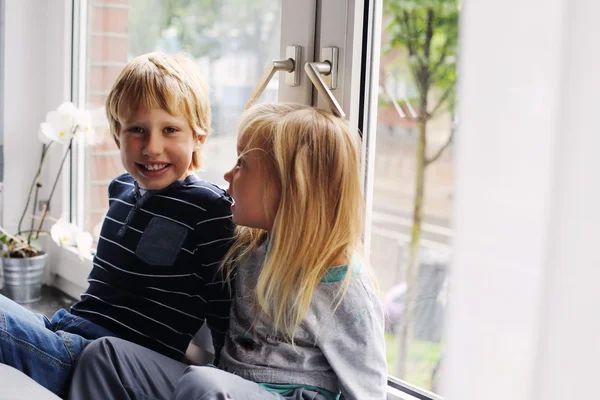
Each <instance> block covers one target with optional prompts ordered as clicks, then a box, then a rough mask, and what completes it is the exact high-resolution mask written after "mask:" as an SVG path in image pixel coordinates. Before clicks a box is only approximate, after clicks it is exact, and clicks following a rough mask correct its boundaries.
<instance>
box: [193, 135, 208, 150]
mask: <svg viewBox="0 0 600 400" xmlns="http://www.w3.org/2000/svg"><path fill="white" fill-rule="evenodd" d="M205 141H206V135H205V134H204V133H202V132H201V133H197V134H196V136H195V137H194V142H195V143H194V144H195V145H196V147H200V146H201V145H203V144H204V142H205Z"/></svg>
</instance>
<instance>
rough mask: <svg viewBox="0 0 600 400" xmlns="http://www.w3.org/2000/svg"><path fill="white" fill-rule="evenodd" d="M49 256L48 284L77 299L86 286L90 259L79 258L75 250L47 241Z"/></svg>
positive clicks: (90, 267)
mask: <svg viewBox="0 0 600 400" xmlns="http://www.w3.org/2000/svg"><path fill="white" fill-rule="evenodd" d="M48 242H49V243H48V245H47V246H46V247H47V248H48V253H49V254H50V265H49V270H50V282H49V283H50V284H51V285H52V286H55V287H56V288H58V289H59V290H61V291H63V292H64V293H66V294H68V295H69V296H71V297H74V298H76V299H79V296H80V295H81V293H83V292H84V291H85V289H86V288H87V286H88V282H87V277H88V275H89V273H90V271H91V270H92V258H91V257H83V258H82V257H81V256H80V255H79V252H78V251H77V248H75V247H72V246H62V247H59V246H57V245H56V244H55V243H54V242H50V241H48Z"/></svg>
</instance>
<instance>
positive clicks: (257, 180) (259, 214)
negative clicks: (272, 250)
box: [224, 139, 279, 232]
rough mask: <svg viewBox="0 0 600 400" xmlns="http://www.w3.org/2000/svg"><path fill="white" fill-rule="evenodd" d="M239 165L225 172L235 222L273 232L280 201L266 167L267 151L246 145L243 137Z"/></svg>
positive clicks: (239, 148) (238, 148) (239, 151)
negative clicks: (247, 147) (246, 147)
mask: <svg viewBox="0 0 600 400" xmlns="http://www.w3.org/2000/svg"><path fill="white" fill-rule="evenodd" d="M237 153H238V158H237V162H236V164H235V166H234V167H233V168H232V169H231V170H229V171H228V172H226V173H225V176H224V178H225V180H226V181H227V182H228V183H229V189H228V190H227V191H228V192H229V195H230V196H231V197H232V198H233V200H234V203H233V204H232V206H231V213H232V214H233V222H234V223H236V224H237V225H242V226H247V227H249V228H258V229H263V230H266V231H267V232H270V231H271V229H272V228H273V222H274V220H275V214H276V213H277V207H278V205H279V192H278V190H277V189H275V187H276V186H275V184H273V182H272V179H273V178H272V177H271V176H270V174H268V173H267V171H266V168H265V166H266V165H265V162H266V160H265V157H266V155H265V152H264V151H263V150H262V149H259V148H253V149H245V146H243V145H242V144H241V143H240V141H239V139H238V147H237Z"/></svg>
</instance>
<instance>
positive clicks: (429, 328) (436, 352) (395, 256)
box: [370, 0, 459, 392]
mask: <svg viewBox="0 0 600 400" xmlns="http://www.w3.org/2000/svg"><path fill="white" fill-rule="evenodd" d="M383 10H384V15H383V23H384V28H383V30H382V33H383V37H382V54H381V60H380V64H381V70H380V82H379V100H380V101H379V110H378V126H377V143H376V156H375V181H374V187H375V189H374V202H373V214H372V215H373V219H372V221H373V225H372V235H373V236H372V245H371V252H370V254H371V262H372V264H373V266H374V268H375V270H376V273H377V275H378V278H379V281H380V285H381V291H382V298H383V302H384V307H385V311H386V316H387V332H386V341H387V343H386V344H387V349H388V364H389V371H390V375H392V376H395V377H398V378H401V379H403V380H405V381H407V382H408V383H411V384H413V385H416V386H419V387H421V388H424V389H427V390H432V391H434V392H438V391H439V387H438V386H437V385H438V382H439V378H440V376H441V375H442V374H443V368H444V362H443V347H444V346H443V328H444V314H445V311H446V294H447V291H448V286H449V285H448V273H449V267H450V265H449V260H450V250H451V248H450V243H451V238H452V231H451V229H450V215H451V207H452V187H453V166H452V158H453V155H452V147H451V143H452V137H453V135H454V134H455V124H454V117H453V116H454V105H455V100H456V96H455V84H456V57H457V41H458V11H459V7H458V1H456V0H439V1H428V0H384V8H383Z"/></svg>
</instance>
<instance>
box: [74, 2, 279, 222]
mask: <svg viewBox="0 0 600 400" xmlns="http://www.w3.org/2000/svg"><path fill="white" fill-rule="evenodd" d="M86 14H87V15H86V17H87V31H86V32H85V33H83V34H84V35H85V36H86V42H87V49H86V50H87V51H86V53H87V57H86V63H85V64H86V65H85V73H86V78H85V87H86V90H85V94H84V98H85V103H86V106H87V107H89V108H95V107H101V106H103V105H104V102H105V100H106V96H107V95H108V92H109V91H110V88H111V87H112V84H113V82H114V80H115V79H116V77H117V75H118V74H119V72H120V70H121V68H122V67H123V66H124V65H125V63H126V62H127V61H129V60H130V59H132V58H134V57H136V56H138V55H141V54H144V53H147V52H151V51H164V52H167V53H173V52H179V51H185V52H187V53H189V54H190V55H191V56H192V57H193V58H194V59H195V60H196V61H197V63H198V65H199V67H200V69H201V70H202V72H203V73H204V75H205V76H206V78H207V79H208V81H209V83H210V88H211V104H212V116H213V125H212V128H213V132H212V136H211V137H210V139H209V140H207V143H206V146H205V149H204V165H205V171H203V172H202V174H201V175H202V177H203V179H206V180H208V181H211V182H214V183H217V184H220V185H223V184H224V181H223V174H224V173H225V171H226V170H227V169H229V168H230V167H231V166H232V165H233V164H234V162H235V138H236V132H235V128H236V125H235V124H236V121H237V119H238V116H239V115H240V114H241V112H242V111H243V109H244V105H245V103H246V100H247V99H248V97H249V95H250V93H251V92H252V90H253V89H254V85H255V84H256V82H258V80H259V78H260V76H261V75H262V73H263V69H264V66H265V64H266V61H267V60H269V59H275V58H277V57H278V54H279V37H280V34H279V30H280V25H281V2H280V1H277V0H262V1H181V0H180V1H177V0H168V1H164V0H152V1H148V0H121V1H115V0H93V1H90V2H89V4H88V8H87V13H86ZM277 87H278V85H277V77H275V78H274V80H273V81H272V82H271V83H270V84H269V86H268V87H267V89H266V90H265V92H264V93H263V95H262V99H263V100H265V101H276V100H277ZM85 151H86V154H85V157H84V158H85V170H84V171H85V172H84V176H85V178H84V179H83V182H85V185H84V188H83V192H84V193H85V194H84V205H83V216H84V223H83V226H84V229H86V230H88V231H95V232H98V229H99V226H100V224H101V222H102V218H103V215H104V213H105V211H106V209H107V207H108V198H107V188H108V184H109V183H110V181H111V179H113V178H114V177H115V176H117V175H118V174H120V173H122V172H124V170H123V167H122V166H121V161H120V158H119V151H118V149H117V147H116V145H115V143H114V141H113V140H112V138H111V137H109V136H108V135H107V136H106V137H105V140H104V142H103V143H102V144H100V145H97V146H94V147H91V148H88V149H86V150H85Z"/></svg>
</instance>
